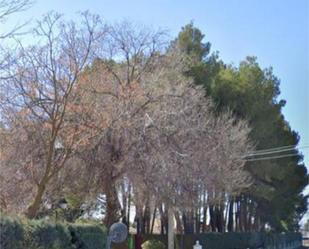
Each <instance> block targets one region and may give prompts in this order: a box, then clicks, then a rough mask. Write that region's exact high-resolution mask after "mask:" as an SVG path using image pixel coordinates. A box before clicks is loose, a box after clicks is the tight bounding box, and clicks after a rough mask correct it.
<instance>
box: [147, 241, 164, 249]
mask: <svg viewBox="0 0 309 249" xmlns="http://www.w3.org/2000/svg"><path fill="white" fill-rule="evenodd" d="M142 248H143V249H166V246H165V244H163V242H161V241H160V240H154V239H152V240H147V241H146V242H144V243H143V244H142Z"/></svg>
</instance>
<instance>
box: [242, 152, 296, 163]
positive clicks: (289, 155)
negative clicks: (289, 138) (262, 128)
mask: <svg viewBox="0 0 309 249" xmlns="http://www.w3.org/2000/svg"><path fill="white" fill-rule="evenodd" d="M293 156H299V154H286V155H281V156H269V157H260V158H249V159H244V160H245V161H247V162H252V161H261V160H270V159H278V158H284V157H293Z"/></svg>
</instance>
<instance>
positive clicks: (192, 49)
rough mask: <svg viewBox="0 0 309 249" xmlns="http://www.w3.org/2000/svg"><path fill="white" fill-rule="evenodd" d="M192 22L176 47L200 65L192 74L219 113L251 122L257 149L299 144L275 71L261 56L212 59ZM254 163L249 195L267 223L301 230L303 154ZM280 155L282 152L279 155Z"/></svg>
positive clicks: (304, 177) (249, 167) (280, 228)
mask: <svg viewBox="0 0 309 249" xmlns="http://www.w3.org/2000/svg"><path fill="white" fill-rule="evenodd" d="M203 38H204V35H203V34H202V32H201V31H200V30H198V29H197V28H196V27H194V26H193V24H192V23H190V24H188V25H186V26H185V27H184V28H182V30H181V32H180V33H179V35H178V37H177V39H176V41H174V43H175V44H178V46H179V47H180V49H182V50H183V51H184V52H186V53H187V55H188V56H189V57H191V59H192V61H193V62H194V63H193V65H192V67H191V68H190V70H189V71H188V72H185V73H186V74H187V75H189V76H190V77H193V79H194V81H195V83H196V84H200V85H203V87H204V88H205V89H206V94H208V95H209V96H211V97H212V99H213V100H214V102H215V105H216V111H217V112H218V113H220V112H221V111H225V110H231V111H232V112H233V113H234V114H235V115H236V116H237V117H239V118H243V119H246V120H248V121H249V123H250V126H251V128H252V131H251V134H250V138H251V140H252V141H253V142H254V143H255V144H256V149H257V150H259V149H267V148H274V147H280V146H285V145H297V144H298V142H299V136H298V134H297V133H296V132H295V131H293V130H292V129H291V127H290V126H289V124H288V122H287V121H286V120H285V118H284V116H283V115H282V107H283V106H284V105H285V100H278V96H279V94H280V88H279V85H280V80H279V79H278V78H277V77H276V76H275V75H274V74H273V70H272V68H271V67H270V68H266V69H261V67H260V66H259V64H258V63H257V58H256V57H247V58H246V59H245V60H244V61H242V62H241V63H240V64H239V66H238V67H235V66H234V65H226V64H224V63H223V62H222V61H220V60H219V57H218V55H217V54H214V55H211V56H209V49H205V48H206V47H207V48H210V44H209V43H208V42H204V41H203ZM289 153H290V154H292V153H295V154H297V153H298V156H295V157H288V158H281V159H275V160H264V161H256V162H248V163H247V165H246V169H247V170H248V171H249V172H250V173H251V175H252V176H253V178H254V186H253V187H252V188H251V189H250V190H249V191H248V192H247V193H245V194H246V195H247V196H249V197H250V199H252V200H254V201H255V202H256V203H257V206H258V209H259V210H258V213H259V215H260V216H261V219H262V221H263V222H265V223H269V224H270V225H271V227H272V228H273V229H275V230H277V231H287V230H295V229H297V226H298V221H299V219H300V217H301V216H302V214H303V213H304V212H305V211H306V209H307V207H306V202H307V197H305V196H303V195H302V194H301V193H302V191H303V189H304V188H305V186H306V185H307V183H308V181H309V178H308V174H307V171H306V168H305V165H303V164H302V163H301V161H302V156H301V155H300V154H299V152H298V150H297V149H296V148H295V149H294V150H293V151H289ZM275 155H280V153H278V154H275Z"/></svg>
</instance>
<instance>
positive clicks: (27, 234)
mask: <svg viewBox="0 0 309 249" xmlns="http://www.w3.org/2000/svg"><path fill="white" fill-rule="evenodd" d="M0 231H1V232H0V248H1V249H22V248H31V249H43V248H44V249H60V248H61V249H97V248H105V242H106V232H105V229H104V228H103V227H102V226H101V225H89V224H88V225H87V224H66V223H55V222H47V221H42V220H31V221H30V220H26V219H18V218H11V217H7V216H4V215H1V217H0Z"/></svg>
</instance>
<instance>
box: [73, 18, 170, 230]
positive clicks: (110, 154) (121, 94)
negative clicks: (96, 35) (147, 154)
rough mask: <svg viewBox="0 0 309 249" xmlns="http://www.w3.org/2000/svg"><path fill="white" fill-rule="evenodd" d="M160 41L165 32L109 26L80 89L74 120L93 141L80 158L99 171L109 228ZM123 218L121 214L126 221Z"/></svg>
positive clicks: (125, 25) (115, 215) (127, 25)
mask: <svg viewBox="0 0 309 249" xmlns="http://www.w3.org/2000/svg"><path fill="white" fill-rule="evenodd" d="M163 37H164V32H161V31H153V30H149V29H146V28H142V29H138V28H136V27H134V25H133V24H132V23H127V22H125V23H121V24H116V25H114V26H110V27H109V28H108V33H107V42H106V43H104V44H101V47H102V48H104V49H103V53H102V54H101V57H100V58H97V59H96V60H95V61H94V62H93V64H92V66H91V67H88V68H87V70H85V72H84V73H83V76H82V77H81V79H80V81H79V84H78V89H77V92H78V95H79V96H80V102H79V103H78V106H79V107H78V108H79V109H78V111H77V114H76V115H77V116H78V117H80V119H81V120H83V121H84V125H85V127H88V131H89V132H90V133H91V137H92V139H91V146H89V147H88V149H86V150H85V152H84V153H83V155H82V156H83V157H84V158H87V160H85V161H88V163H89V164H92V165H93V168H98V169H99V172H100V177H101V179H102V180H101V181H100V183H99V184H100V185H101V189H102V192H103V193H105V195H106V201H107V206H106V216H105V224H106V225H107V226H110V225H111V224H112V223H114V222H115V221H117V220H118V219H119V218H120V217H119V212H118V211H119V209H120V205H119V201H118V197H117V184H118V183H119V181H120V180H122V179H123V177H124V175H125V173H126V172H127V168H126V157H127V154H128V153H129V152H130V150H131V148H132V145H133V143H134V142H135V138H134V139H133V138H132V135H131V131H132V129H133V127H134V126H135V125H136V120H137V119H136V118H137V117H138V116H139V115H141V113H143V111H144V108H145V106H146V105H147V104H148V103H149V101H150V100H149V98H148V97H147V93H146V92H144V91H143V89H142V86H141V81H142V80H143V79H144V78H145V77H147V76H146V72H148V71H150V70H152V68H154V67H155V66H156V64H157V63H158V59H159V55H160V54H159V53H160V50H161V48H162V44H163V43H164V42H163V40H164V38H163ZM88 131H87V130H85V132H88ZM124 211H125V210H124ZM126 216H127V214H126V211H125V212H124V217H123V219H124V220H126V219H127V217H126Z"/></svg>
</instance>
